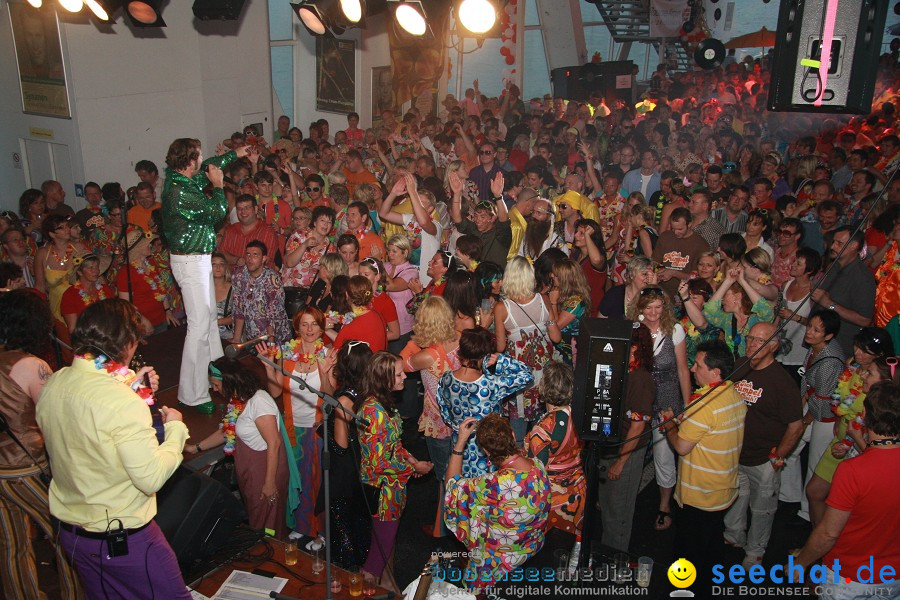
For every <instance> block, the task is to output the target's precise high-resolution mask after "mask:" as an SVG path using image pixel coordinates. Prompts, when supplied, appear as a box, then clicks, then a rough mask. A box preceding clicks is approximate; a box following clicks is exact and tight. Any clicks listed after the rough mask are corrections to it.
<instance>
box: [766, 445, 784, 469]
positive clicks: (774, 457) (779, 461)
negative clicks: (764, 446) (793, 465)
mask: <svg viewBox="0 0 900 600" xmlns="http://www.w3.org/2000/svg"><path fill="white" fill-rule="evenodd" d="M769 462H770V463H772V465H773V466H775V467H783V466H784V459H783V458H782V457H780V456H778V452H776V451H775V448H772V451H771V452H769Z"/></svg>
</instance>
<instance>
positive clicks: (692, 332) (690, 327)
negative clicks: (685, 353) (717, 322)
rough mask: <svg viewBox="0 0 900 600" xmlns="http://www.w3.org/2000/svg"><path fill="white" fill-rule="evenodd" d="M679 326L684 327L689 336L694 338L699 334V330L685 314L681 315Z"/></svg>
mask: <svg viewBox="0 0 900 600" xmlns="http://www.w3.org/2000/svg"><path fill="white" fill-rule="evenodd" d="M681 326H682V327H684V332H685V333H686V334H687V336H688V337H689V338H695V337H697V336H698V335H700V332H699V331H697V326H696V325H694V322H693V321H691V319H690V318H689V317H688V316H687V315H685V316H683V317H681Z"/></svg>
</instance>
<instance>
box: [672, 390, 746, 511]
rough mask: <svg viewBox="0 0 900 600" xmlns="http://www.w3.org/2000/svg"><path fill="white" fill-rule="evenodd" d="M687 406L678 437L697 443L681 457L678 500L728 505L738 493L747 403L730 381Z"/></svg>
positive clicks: (700, 505)
mask: <svg viewBox="0 0 900 600" xmlns="http://www.w3.org/2000/svg"><path fill="white" fill-rule="evenodd" d="M697 402H702V403H703V405H702V406H701V407H699V408H688V410H687V413H686V415H687V418H686V419H685V420H684V422H683V423H682V424H681V426H680V427H679V429H678V437H680V438H681V439H683V440H686V441H688V442H694V443H695V446H694V447H693V449H692V450H691V451H690V452H688V453H687V454H686V455H684V456H682V457H681V460H680V461H679V465H678V482H677V483H676V484H675V501H676V502H678V505H679V506H684V505H685V504H688V505H690V506H693V507H694V508H699V509H700V510H706V511H714V510H723V509H725V508H728V507H729V506H730V505H731V503H732V502H734V499H735V498H736V497H737V493H738V459H739V458H740V455H741V445H742V444H743V441H744V417H745V415H746V414H747V406H746V405H745V404H744V401H743V400H742V399H741V396H740V395H739V394H738V393H737V392H736V391H735V389H734V385H732V383H731V382H730V381H728V382H726V383H725V384H723V385H721V386H719V387H717V388H716V389H715V390H714V391H713V392H712V393H711V394H710V395H709V396H707V397H706V398H704V399H703V400H698V401H697Z"/></svg>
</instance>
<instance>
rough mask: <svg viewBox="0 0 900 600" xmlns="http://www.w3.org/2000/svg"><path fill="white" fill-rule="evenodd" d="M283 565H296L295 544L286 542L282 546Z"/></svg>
mask: <svg viewBox="0 0 900 600" xmlns="http://www.w3.org/2000/svg"><path fill="white" fill-rule="evenodd" d="M284 564H286V565H288V566H289V567H290V566H293V565H296V564H297V542H294V541H288V542H287V543H285V545H284Z"/></svg>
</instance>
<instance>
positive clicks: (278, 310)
mask: <svg viewBox="0 0 900 600" xmlns="http://www.w3.org/2000/svg"><path fill="white" fill-rule="evenodd" d="M231 287H232V289H233V290H234V293H233V294H232V297H233V299H234V308H233V309H232V313H231V314H232V316H234V318H235V319H243V321H244V332H243V338H244V339H245V340H249V339H252V338H255V337H258V336H261V335H265V334H266V331H267V329H268V328H269V326H271V327H272V329H273V331H274V332H275V342H276V343H278V344H283V343H284V342H286V341H288V340H289V339H291V337H292V336H291V324H290V322H289V321H288V317H287V313H286V312H285V310H284V287H283V286H282V285H281V277H280V276H279V275H278V273H276V272H275V271H273V270H272V269H269V268H268V267H266V268H263V270H262V273H260V274H259V275H257V276H256V277H255V278H254V277H251V276H250V272H249V271H248V270H247V267H241V268H240V270H239V271H238V272H237V273H235V275H234V278H233V279H232V281H231Z"/></svg>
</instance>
